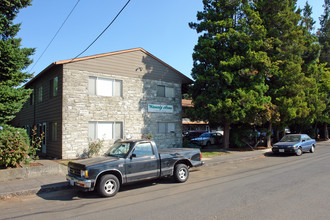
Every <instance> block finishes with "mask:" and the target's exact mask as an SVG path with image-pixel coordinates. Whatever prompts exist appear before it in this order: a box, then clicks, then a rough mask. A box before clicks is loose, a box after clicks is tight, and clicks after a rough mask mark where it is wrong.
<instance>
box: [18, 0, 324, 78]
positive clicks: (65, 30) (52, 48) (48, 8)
mask: <svg viewBox="0 0 330 220" xmlns="http://www.w3.org/2000/svg"><path fill="white" fill-rule="evenodd" d="M77 2H78V0H56V1H55V0H33V1H32V6H28V7H27V8H24V9H21V11H20V12H19V13H18V16H17V17H16V19H15V20H14V23H21V30H20V31H19V32H18V34H17V37H20V38H22V42H21V45H22V47H27V48H36V52H35V54H34V55H33V56H31V57H30V58H31V59H33V61H34V63H32V64H31V65H30V66H29V67H28V68H27V69H26V70H27V71H28V72H29V73H34V74H35V75H36V74H38V73H39V72H41V71H42V70H43V69H45V68H46V67H48V66H49V65H50V64H51V63H53V62H56V61H60V60H66V59H72V58H74V57H76V56H77V55H79V54H80V53H81V52H83V51H84V50H85V49H86V48H87V47H88V46H89V45H90V44H91V43H92V42H93V41H94V40H95V39H96V38H97V36H98V35H99V34H100V33H101V32H102V31H103V30H104V29H105V28H106V27H107V26H108V25H109V24H110V22H111V21H112V20H113V19H114V18H115V16H116V15H117V13H118V12H119V11H120V10H121V9H122V7H123V6H124V5H125V4H126V2H127V0H93V1H92V0H80V1H79V3H78V4H77V6H76V8H75V10H74V11H73V12H72V14H71V15H70V17H69V18H68V20H67V21H66V23H65V24H64V25H63V27H62V28H61V30H60V31H59V32H58V34H57V35H56V37H55V38H54V40H53V41H52V43H51V44H50V45H49V43H50V42H51V40H52V39H53V37H54V35H55V34H56V32H57V31H58V30H59V28H60V27H61V25H62V23H63V22H64V20H65V19H66V18H67V16H68V15H69V13H70V11H71V10H72V9H73V7H74V6H75V5H76V3H77ZM305 3H306V0H298V6H299V7H300V8H303V7H304V5H305ZM323 3H324V1H323V0H312V1H311V0H310V1H309V4H310V5H311V6H312V9H313V15H312V16H313V18H314V20H315V21H316V29H317V28H319V27H320V26H319V17H320V16H321V15H322V14H323V12H324V8H323V7H322V4H323ZM202 10H203V3H202V0H131V1H130V3H129V4H128V5H127V7H126V8H125V9H124V10H123V12H122V13H121V14H120V15H119V17H118V18H117V19H116V20H115V21H114V23H113V24H112V25H111V26H110V27H109V28H108V29H107V31H106V32H105V33H104V34H103V35H102V36H101V37H100V38H99V39H98V40H97V41H96V42H95V43H94V44H93V45H92V46H91V47H90V48H89V49H88V50H87V51H86V52H85V53H84V54H82V55H81V56H80V57H84V56H90V55H96V54H102V53H109V52H114V51H120V50H126V49H132V48H138V47H141V48H143V49H145V50H146V51H148V52H149V53H151V54H153V55H154V56H156V57H157V58H159V59H161V60H162V61H164V62H165V63H167V64H168V65H170V66H172V67H173V68H175V69H177V70H178V71H180V72H181V73H183V74H184V75H186V76H187V77H190V78H191V69H192V66H193V60H192V53H193V49H194V46H195V45H196V43H197V40H198V35H197V33H196V31H195V30H193V29H191V28H190V27H189V25H188V24H189V22H197V18H196V14H197V12H198V11H202ZM48 45H49V47H48V48H47V46H48ZM46 48H47V50H46V51H45V49H46Z"/></svg>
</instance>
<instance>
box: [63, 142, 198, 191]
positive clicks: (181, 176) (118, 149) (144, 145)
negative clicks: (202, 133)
mask: <svg viewBox="0 0 330 220" xmlns="http://www.w3.org/2000/svg"><path fill="white" fill-rule="evenodd" d="M203 165H204V162H203V161H202V155H201V152H200V150H199V149H189V148H167V149H157V147H156V144H155V142H154V141H150V140H132V141H120V142H117V143H115V144H114V145H113V146H112V147H111V148H110V149H109V151H108V152H107V154H106V155H105V156H102V157H97V158H90V159H83V160H78V161H75V162H69V164H68V174H67V176H66V178H67V180H68V181H69V182H70V185H72V186H76V187H80V188H82V189H83V190H85V191H92V190H94V189H96V190H97V192H98V193H99V194H100V195H101V196H103V197H111V196H114V195H116V193H117V192H118V191H119V188H120V186H121V185H124V184H127V183H132V182H136V181H142V180H148V179H156V178H160V177H165V176H173V177H174V179H175V181H176V182H179V183H183V182H186V181H187V179H188V177H189V168H191V167H199V166H203Z"/></svg>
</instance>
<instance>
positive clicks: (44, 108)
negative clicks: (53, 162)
mask: <svg viewBox="0 0 330 220" xmlns="http://www.w3.org/2000/svg"><path fill="white" fill-rule="evenodd" d="M42 76H43V77H39V78H37V79H35V80H34V81H33V83H31V84H28V88H31V89H33V93H34V103H33V104H31V101H30V99H28V100H27V102H26V103H25V104H24V107H23V108H22V110H21V111H20V112H19V113H18V114H17V115H16V118H15V119H14V120H13V121H12V124H13V125H14V126H17V127H24V126H30V127H33V126H34V125H38V124H43V123H46V154H47V155H48V156H52V157H57V158H61V155H62V150H61V149H62V144H61V140H62V135H61V134H62V129H61V124H62V79H63V76H62V65H59V66H54V67H53V68H51V69H49V70H48V71H47V72H46V73H44V74H43V75H42ZM56 76H57V77H58V95H57V96H55V97H52V96H51V80H52V79H54V77H56ZM40 86H42V102H38V94H37V93H38V88H39V87H40ZM53 122H57V140H56V141H52V139H51V123H53Z"/></svg>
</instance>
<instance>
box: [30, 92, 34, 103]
mask: <svg viewBox="0 0 330 220" xmlns="http://www.w3.org/2000/svg"><path fill="white" fill-rule="evenodd" d="M30 105H34V92H32V93H31V95H30Z"/></svg>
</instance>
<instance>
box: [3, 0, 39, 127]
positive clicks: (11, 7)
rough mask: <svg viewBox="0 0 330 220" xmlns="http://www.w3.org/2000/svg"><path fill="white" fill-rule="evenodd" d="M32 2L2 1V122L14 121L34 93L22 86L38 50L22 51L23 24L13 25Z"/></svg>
mask: <svg viewBox="0 0 330 220" xmlns="http://www.w3.org/2000/svg"><path fill="white" fill-rule="evenodd" d="M30 3H31V0H1V1H0V123H3V122H8V121H10V120H12V119H13V118H14V117H15V116H14V115H15V113H17V112H18V111H20V109H21V108H22V106H23V104H24V103H25V102H26V100H27V99H28V98H29V95H30V93H31V90H28V89H24V88H22V87H20V86H21V85H22V83H24V82H26V81H27V80H28V79H30V78H31V74H29V73H27V72H23V70H24V69H25V68H26V67H27V66H28V65H29V64H31V62H32V61H31V60H30V59H29V56H31V55H32V54H33V53H34V49H31V48H21V45H20V42H21V39H19V38H15V36H16V34H17V32H18V31H19V29H20V24H13V20H14V18H15V17H16V15H17V13H18V12H19V10H20V9H22V8H24V7H27V6H28V5H30Z"/></svg>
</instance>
